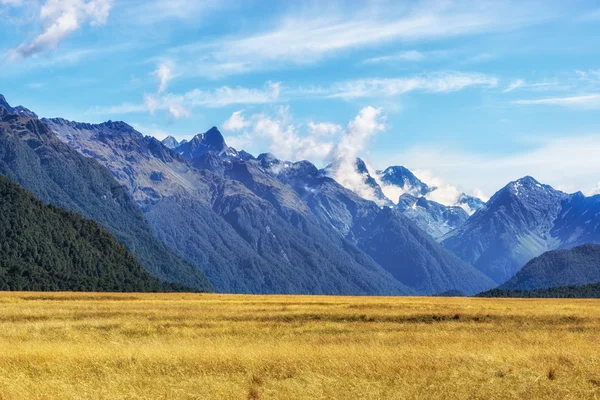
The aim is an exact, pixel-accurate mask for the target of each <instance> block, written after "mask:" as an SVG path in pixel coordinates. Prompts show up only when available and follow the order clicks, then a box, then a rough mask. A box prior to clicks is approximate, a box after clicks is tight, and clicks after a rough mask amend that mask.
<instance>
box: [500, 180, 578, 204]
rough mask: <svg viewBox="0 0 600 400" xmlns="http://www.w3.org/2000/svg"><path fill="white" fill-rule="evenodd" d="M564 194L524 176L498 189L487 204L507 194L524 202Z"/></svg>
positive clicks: (501, 199)
mask: <svg viewBox="0 0 600 400" xmlns="http://www.w3.org/2000/svg"><path fill="white" fill-rule="evenodd" d="M565 195H566V194H565V193H563V192H561V191H559V190H556V189H554V188H553V187H552V186H550V185H544V184H541V183H540V182H538V181H537V180H536V179H535V178H533V177H531V176H525V177H523V178H520V179H517V180H515V181H512V182H510V183H509V184H508V185H506V186H504V187H503V188H502V189H500V190H499V191H498V192H497V193H496V194H495V195H494V196H492V198H491V199H490V201H489V204H492V205H493V204H494V203H497V202H499V201H504V199H505V198H506V197H507V196H510V197H511V198H513V197H514V198H517V199H519V200H520V201H521V202H524V203H536V202H537V200H541V199H543V198H546V197H548V196H550V197H553V198H556V197H563V196H565Z"/></svg>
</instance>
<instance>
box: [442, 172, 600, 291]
mask: <svg viewBox="0 0 600 400" xmlns="http://www.w3.org/2000/svg"><path fill="white" fill-rule="evenodd" d="M599 216H600V196H598V195H597V196H592V197H585V196H584V195H583V194H582V193H575V194H566V193H563V192H561V191H558V190H555V189H553V188H552V187H551V186H548V185H543V184H541V183H539V182H538V181H536V180H535V179H534V178H532V177H529V176H528V177H524V178H522V179H519V180H516V181H514V182H511V183H509V184H508V185H506V186H505V187H504V188H502V189H501V190H500V191H498V192H497V193H496V194H495V195H494V196H493V197H492V198H491V199H490V200H489V201H488V202H487V203H486V204H485V206H484V207H482V208H481V209H480V210H479V211H477V212H476V213H475V214H474V215H473V216H471V217H470V218H469V219H468V220H467V221H466V222H465V223H464V225H462V226H461V227H460V228H458V229H456V230H454V231H452V232H451V233H449V234H448V235H447V236H446V237H445V238H444V239H443V241H442V244H443V245H444V246H445V247H446V248H448V249H450V250H451V251H453V252H454V253H455V254H456V255H458V256H459V257H461V258H462V259H463V260H465V261H466V262H468V263H470V264H472V265H473V266H475V267H476V268H477V269H479V270H480V271H482V272H483V273H485V274H486V275H487V276H489V277H490V278H492V279H493V280H494V281H495V282H497V283H498V284H502V283H504V282H505V281H507V280H508V279H510V278H511V277H512V276H513V275H514V274H515V273H516V272H517V271H519V270H520V269H521V268H522V267H523V266H524V265H525V264H526V263H527V262H528V261H529V260H531V259H532V258H534V257H537V256H539V255H541V254H542V253H544V252H546V251H549V250H555V249H567V248H572V247H575V246H578V245H582V244H586V243H598V242H600V218H599Z"/></svg>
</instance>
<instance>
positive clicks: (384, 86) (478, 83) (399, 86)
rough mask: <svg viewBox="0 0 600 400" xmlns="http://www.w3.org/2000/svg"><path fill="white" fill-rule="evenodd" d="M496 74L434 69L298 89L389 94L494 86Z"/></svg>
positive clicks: (333, 94) (350, 95)
mask: <svg viewBox="0 0 600 400" xmlns="http://www.w3.org/2000/svg"><path fill="white" fill-rule="evenodd" d="M497 84H498V78H496V77H493V76H489V75H485V74H480V73H464V72H455V71H447V72H437V73H431V74H422V75H417V76H412V77H403V78H383V79H377V78H370V79H358V80H351V81H346V82H340V83H336V84H334V85H332V86H330V87H327V88H308V89H300V90H299V92H300V93H302V94H305V95H315V96H323V97H327V98H342V99H356V98H364V97H391V96H397V95H401V94H404V93H408V92H413V91H422V92H427V93H448V92H455V91H458V90H462V89H465V88H468V87H494V86H496V85H497Z"/></svg>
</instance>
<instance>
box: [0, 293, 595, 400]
mask: <svg viewBox="0 0 600 400" xmlns="http://www.w3.org/2000/svg"><path fill="white" fill-rule="evenodd" d="M417 398H418V399H501V398H513V399H543V398H555V399H586V398H590V399H591V398H600V301H595V300H513V299H506V300H496V299H471V298H383V297H376V298H367V297H324V296H238V295H235V296H234V295H205V294H97V293H96V294H72V293H56V294H49V293H1V294H0V399H417Z"/></svg>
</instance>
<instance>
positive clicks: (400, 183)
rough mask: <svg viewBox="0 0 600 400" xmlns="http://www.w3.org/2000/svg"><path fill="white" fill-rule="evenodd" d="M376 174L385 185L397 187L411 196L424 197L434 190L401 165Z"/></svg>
mask: <svg viewBox="0 0 600 400" xmlns="http://www.w3.org/2000/svg"><path fill="white" fill-rule="evenodd" d="M376 173H377V175H379V177H380V179H381V181H382V182H383V183H384V184H385V185H392V186H397V187H400V188H401V189H403V190H405V191H407V192H411V193H413V194H417V195H421V196H424V195H426V194H427V193H429V192H431V191H433V190H435V189H436V188H435V187H429V186H428V185H427V184H426V183H425V182H423V181H421V180H420V179H419V178H417V177H416V176H415V174H413V173H412V172H411V171H410V170H409V169H408V168H406V167H403V166H401V165H394V166H391V167H387V168H386V169H385V170H383V171H377V172H376Z"/></svg>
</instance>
